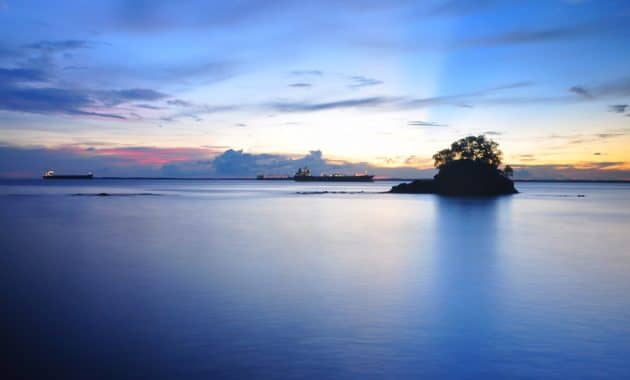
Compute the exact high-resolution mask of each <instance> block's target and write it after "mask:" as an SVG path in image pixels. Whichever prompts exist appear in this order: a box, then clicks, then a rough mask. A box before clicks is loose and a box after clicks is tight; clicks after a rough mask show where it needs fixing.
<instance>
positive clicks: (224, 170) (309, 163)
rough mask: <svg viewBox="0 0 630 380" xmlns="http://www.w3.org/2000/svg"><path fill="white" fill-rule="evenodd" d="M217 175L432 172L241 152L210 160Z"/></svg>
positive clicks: (427, 174) (311, 154)
mask: <svg viewBox="0 0 630 380" xmlns="http://www.w3.org/2000/svg"><path fill="white" fill-rule="evenodd" d="M212 166H213V169H214V171H215V173H216V175H217V176H219V177H222V176H225V177H254V176H256V175H258V174H267V175H293V174H294V173H295V171H296V170H297V169H298V168H301V167H305V166H306V167H308V168H309V169H311V171H312V172H313V173H315V174H319V173H333V172H336V173H348V174H353V173H359V172H365V171H368V172H369V173H373V174H375V175H377V176H385V177H398V178H402V177H405V178H428V177H430V176H432V175H433V174H435V173H434V169H433V168H430V169H416V168H413V167H394V168H390V167H378V166H375V165H371V164H368V163H365V162H358V163H355V162H348V161H343V160H335V161H331V160H326V159H325V158H324V155H323V153H322V152H321V151H319V150H314V151H311V152H309V153H308V154H306V155H304V156H301V157H293V156H290V155H282V154H267V153H260V154H255V153H244V152H243V151H241V150H233V149H230V150H227V151H225V152H224V153H222V154H220V155H218V156H217V157H216V158H215V159H214V160H213V161H212Z"/></svg>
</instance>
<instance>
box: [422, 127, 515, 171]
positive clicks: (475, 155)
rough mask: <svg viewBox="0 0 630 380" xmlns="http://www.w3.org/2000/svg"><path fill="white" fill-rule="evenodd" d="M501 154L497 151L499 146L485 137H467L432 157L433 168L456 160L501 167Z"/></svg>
mask: <svg viewBox="0 0 630 380" xmlns="http://www.w3.org/2000/svg"><path fill="white" fill-rule="evenodd" d="M502 156H503V153H502V152H501V151H500V150H499V144H497V143H496V142H494V141H492V140H490V139H486V136H484V135H480V136H468V137H464V138H463V139H459V140H457V141H455V142H454V143H452V144H451V148H450V149H443V150H441V151H439V152H437V153H436V154H434V155H433V160H435V164H434V165H435V167H436V168H438V169H439V168H441V167H443V166H444V165H446V164H448V163H449V162H452V161H456V160H472V161H477V162H483V163H486V164H488V165H490V166H492V167H493V168H498V167H499V165H501V158H502Z"/></svg>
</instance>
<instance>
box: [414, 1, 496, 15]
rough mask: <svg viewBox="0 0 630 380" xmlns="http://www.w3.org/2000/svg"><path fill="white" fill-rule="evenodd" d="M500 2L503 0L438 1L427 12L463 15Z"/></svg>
mask: <svg viewBox="0 0 630 380" xmlns="http://www.w3.org/2000/svg"><path fill="white" fill-rule="evenodd" d="M500 4H502V2H501V1H498V0H447V1H441V2H438V4H437V5H435V6H433V7H431V8H429V9H428V11H427V12H426V13H427V14H428V15H431V16H462V15H467V14H470V13H475V12H479V11H482V10H485V9H488V8H490V7H491V6H494V5H500Z"/></svg>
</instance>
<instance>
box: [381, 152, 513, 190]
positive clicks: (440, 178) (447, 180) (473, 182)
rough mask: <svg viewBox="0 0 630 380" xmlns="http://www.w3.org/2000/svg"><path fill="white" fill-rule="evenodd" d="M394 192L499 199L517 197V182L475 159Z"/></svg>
mask: <svg viewBox="0 0 630 380" xmlns="http://www.w3.org/2000/svg"><path fill="white" fill-rule="evenodd" d="M390 192H392V193H412V194H441V195H454V196H495V195H505V194H515V193H518V191H517V190H516V189H515V188H514V182H513V181H512V180H511V179H509V178H508V177H506V176H505V175H503V172H501V171H500V170H499V169H497V168H494V167H492V166H490V165H488V164H486V163H483V162H478V161H473V160H456V161H451V162H449V163H447V164H445V165H443V166H442V167H441V168H440V172H439V173H438V174H436V175H435V177H433V179H432V180H430V179H429V180H426V179H425V180H416V181H413V182H411V183H401V184H400V185H397V186H394V187H392V189H391V190H390Z"/></svg>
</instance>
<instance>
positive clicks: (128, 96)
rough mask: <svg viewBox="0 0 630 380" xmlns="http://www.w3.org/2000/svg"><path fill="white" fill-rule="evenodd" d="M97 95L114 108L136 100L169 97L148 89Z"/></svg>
mask: <svg viewBox="0 0 630 380" xmlns="http://www.w3.org/2000/svg"><path fill="white" fill-rule="evenodd" d="M98 95H99V98H100V99H99V100H101V101H103V102H104V103H105V104H106V105H108V106H116V105H119V104H122V103H128V102H132V101H138V100H144V101H155V100H161V99H164V98H167V97H169V95H167V94H164V93H161V92H159V91H155V90H152V89H148V88H132V89H126V90H114V91H102V92H100V93H99V94H98Z"/></svg>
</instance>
